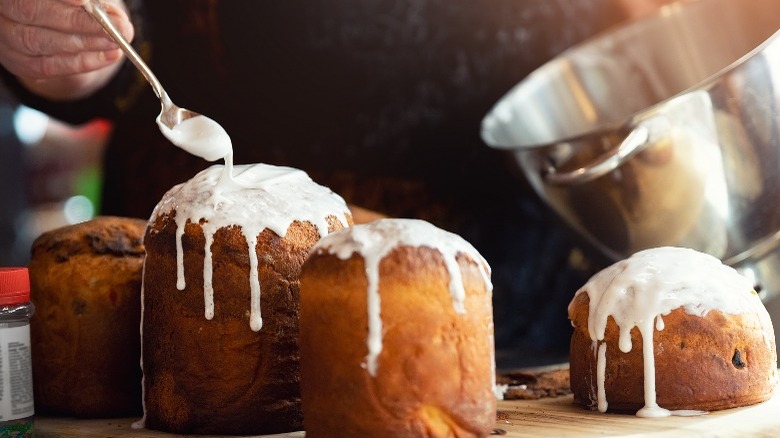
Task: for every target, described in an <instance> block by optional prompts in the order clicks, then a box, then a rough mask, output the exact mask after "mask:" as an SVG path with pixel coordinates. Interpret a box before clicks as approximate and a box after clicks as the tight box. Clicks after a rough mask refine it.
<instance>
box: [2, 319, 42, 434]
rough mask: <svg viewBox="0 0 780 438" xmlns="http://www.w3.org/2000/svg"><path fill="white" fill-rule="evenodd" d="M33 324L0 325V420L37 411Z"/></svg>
mask: <svg viewBox="0 0 780 438" xmlns="http://www.w3.org/2000/svg"><path fill="white" fill-rule="evenodd" d="M30 359H31V358H30V325H29V324H25V325H22V326H19V327H7V328H2V329H0V376H2V381H0V421H10V420H16V419H19V418H25V417H30V416H32V415H33V413H34V406H33V385H32V362H31V360H30Z"/></svg>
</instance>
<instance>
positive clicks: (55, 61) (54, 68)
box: [0, 49, 122, 79]
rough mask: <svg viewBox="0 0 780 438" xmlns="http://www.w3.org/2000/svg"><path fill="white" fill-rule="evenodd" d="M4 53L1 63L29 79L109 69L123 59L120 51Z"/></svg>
mask: <svg viewBox="0 0 780 438" xmlns="http://www.w3.org/2000/svg"><path fill="white" fill-rule="evenodd" d="M2 53H4V56H3V57H2V59H0V63H2V64H3V65H4V66H6V68H7V69H8V71H10V72H11V73H12V74H14V75H16V76H19V77H23V78H28V79H49V78H55V77H61V76H67V75H74V74H79V73H87V72H90V71H95V70H99V69H101V68H105V67H108V66H110V65H113V64H115V63H117V62H120V60H121V59H122V51H121V50H120V49H114V50H105V51H97V52H79V53H77V54H64V55H55V56H29V55H24V54H21V53H18V52H13V51H2Z"/></svg>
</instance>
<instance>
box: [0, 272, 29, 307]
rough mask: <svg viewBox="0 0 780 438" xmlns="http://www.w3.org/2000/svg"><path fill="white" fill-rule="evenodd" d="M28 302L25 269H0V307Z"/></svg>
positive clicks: (27, 281)
mask: <svg viewBox="0 0 780 438" xmlns="http://www.w3.org/2000/svg"><path fill="white" fill-rule="evenodd" d="M27 301H30V275H29V273H28V272H27V268H0V305H3V304H18V303H24V302H27Z"/></svg>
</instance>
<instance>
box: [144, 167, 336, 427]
mask: <svg viewBox="0 0 780 438" xmlns="http://www.w3.org/2000/svg"><path fill="white" fill-rule="evenodd" d="M221 174H222V166H213V167H211V168H209V169H206V170H205V171H203V172H201V173H200V174H198V175H196V176H195V177H194V178H193V179H192V180H190V181H188V182H186V183H184V184H181V185H178V186H176V187H174V188H173V189H171V190H170V191H169V192H168V193H167V194H166V195H165V196H164V197H163V199H162V200H161V201H160V203H159V204H158V206H157V208H156V209H155V212H154V214H153V215H152V218H151V219H150V221H149V227H148V229H147V232H146V238H145V244H146V249H147V259H146V266H145V273H144V292H143V305H144V308H143V370H144V388H145V397H144V400H145V422H146V426H147V427H148V428H151V429H158V430H163V431H168V432H175V433H199V434H267V433H277V432H285V431H291V430H300V429H301V428H302V414H301V408H300V389H299V379H300V376H299V354H298V345H297V336H298V299H299V280H298V276H299V274H300V269H301V265H302V264H303V261H304V259H305V258H306V256H307V254H308V253H309V250H310V249H311V247H312V246H313V245H314V244H315V243H316V242H317V241H318V240H319V239H320V237H321V236H323V235H325V234H327V233H328V232H329V231H332V230H335V229H339V228H341V227H343V226H347V225H349V224H350V223H351V218H350V215H349V210H348V208H347V206H346V204H345V203H344V201H343V199H341V198H340V197H339V196H338V195H336V194H334V193H333V192H331V191H330V190H329V189H327V188H325V187H322V186H320V185H317V184H316V183H314V182H313V181H312V180H311V179H310V178H309V177H308V176H307V175H306V174H305V173H304V172H302V171H300V170H296V169H291V168H282V167H275V166H268V165H251V166H236V169H235V175H236V176H235V181H233V182H231V181H226V182H224V181H223V182H221V183H220V184H218V183H217V182H218V180H219V178H220V175H221Z"/></svg>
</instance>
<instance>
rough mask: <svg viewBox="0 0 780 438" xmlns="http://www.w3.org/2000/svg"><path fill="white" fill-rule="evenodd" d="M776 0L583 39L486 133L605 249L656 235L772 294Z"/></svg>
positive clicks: (779, 274)
mask: <svg viewBox="0 0 780 438" xmlns="http://www.w3.org/2000/svg"><path fill="white" fill-rule="evenodd" d="M778 29H780V2H778V1H777V0H699V1H695V2H681V3H676V4H672V5H669V6H666V7H664V8H663V9H662V10H661V11H660V12H659V13H658V14H657V15H654V16H651V17H648V18H646V19H644V20H641V21H637V22H634V23H631V24H629V25H626V26H624V27H621V28H617V29H614V30H613V31H611V32H609V33H607V34H603V35H601V36H599V37H597V38H595V39H592V40H590V41H588V42H586V43H584V44H582V45H579V46H577V47H575V48H573V49H571V50H569V51H567V52H565V53H563V54H562V55H561V56H559V57H558V58H556V59H555V60H553V61H551V62H550V63H548V64H546V65H544V66H542V67H541V68H539V69H538V70H537V71H535V72H534V73H532V74H531V75H530V76H529V77H528V78H526V79H525V80H524V81H522V82H521V83H520V84H518V85H517V86H516V87H515V88H514V89H512V90H510V92H509V93H508V94H507V95H506V96H505V97H504V98H503V99H502V100H501V101H499V102H498V103H497V104H496V106H495V107H494V108H493V109H492V110H491V111H490V112H489V113H488V115H487V116H486V117H485V119H484V120H483V123H482V137H483V139H484V140H485V142H486V143H487V144H488V145H490V146H492V147H495V148H499V149H505V150H508V151H510V152H511V154H512V155H513V157H514V159H515V162H516V163H517V165H518V166H519V167H520V168H521V169H522V171H523V173H524V175H525V176H526V177H527V179H528V180H529V181H530V183H531V184H532V186H533V187H534V189H535V190H536V191H537V192H538V193H539V194H540V195H541V196H542V197H543V198H544V199H545V200H546V201H547V202H548V203H549V204H550V205H551V206H552V208H553V209H554V210H555V211H557V212H558V213H559V214H560V215H561V216H562V217H563V218H564V219H565V220H566V221H567V222H568V223H569V224H570V225H571V226H572V227H573V228H574V229H576V230H577V231H578V232H580V233H582V234H583V235H584V236H586V237H587V238H589V239H590V240H591V241H592V242H593V243H594V245H596V246H597V247H598V248H600V249H601V250H602V251H603V252H604V253H605V254H606V255H608V256H610V257H611V258H613V259H620V258H624V257H626V256H628V255H630V254H632V253H634V252H636V251H638V250H641V249H644V248H649V247H654V246H663V245H675V246H686V247H691V248H695V249H698V250H700V251H704V252H707V253H710V254H712V255H715V256H716V257H719V258H721V259H722V260H724V262H726V263H728V264H731V265H732V266H734V267H736V268H738V269H739V270H741V271H743V272H744V273H746V274H747V275H749V276H752V277H753V278H754V279H755V282H756V285H757V287H758V288H759V289H763V290H764V291H765V292H769V293H777V292H780V113H778V107H780V33H776V32H777V31H778Z"/></svg>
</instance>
